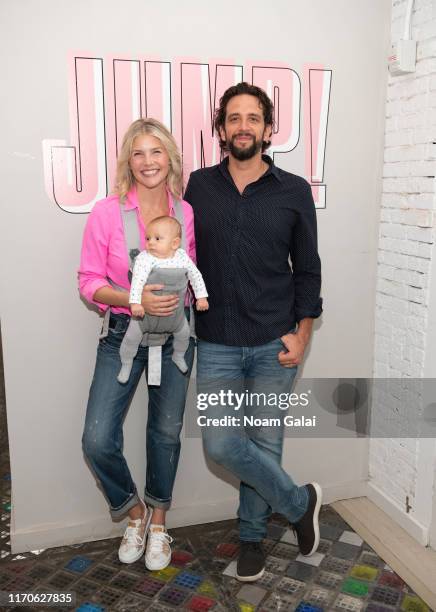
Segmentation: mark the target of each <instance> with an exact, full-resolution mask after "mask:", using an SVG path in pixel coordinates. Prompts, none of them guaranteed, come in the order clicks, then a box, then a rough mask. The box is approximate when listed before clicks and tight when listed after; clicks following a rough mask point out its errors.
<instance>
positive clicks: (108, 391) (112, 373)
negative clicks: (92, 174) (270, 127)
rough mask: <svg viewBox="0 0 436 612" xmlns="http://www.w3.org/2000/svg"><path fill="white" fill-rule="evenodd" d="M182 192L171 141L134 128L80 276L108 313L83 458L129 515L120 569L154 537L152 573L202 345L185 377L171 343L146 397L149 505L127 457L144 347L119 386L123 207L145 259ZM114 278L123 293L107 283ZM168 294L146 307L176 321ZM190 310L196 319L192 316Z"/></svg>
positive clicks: (149, 296) (91, 221) (154, 130)
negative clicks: (149, 236)
mask: <svg viewBox="0 0 436 612" xmlns="http://www.w3.org/2000/svg"><path fill="white" fill-rule="evenodd" d="M181 192H182V169H181V159H180V153H179V151H178V149H177V145H176V143H175V140H174V138H173V137H172V135H171V134H170V133H169V132H168V130H167V129H166V128H165V126H163V125H162V124H161V123H159V122H158V121H156V120H154V119H139V120H137V121H135V122H134V123H132V125H131V126H130V127H129V129H128V130H127V133H126V135H125V136H124V140H123V144H122V148H121V152H120V155H119V159H118V168H117V177H116V188H115V193H114V195H112V196H109V197H108V198H105V199H104V200H101V201H100V202H97V203H96V205H95V206H94V208H93V210H92V212H91V214H90V215H89V218H88V222H87V225H86V229H85V234H84V238H83V246H82V256H81V265H80V270H79V287H80V292H81V294H82V296H83V297H84V298H85V299H86V300H87V301H88V302H91V303H94V304H96V305H98V306H99V308H100V309H101V310H102V311H105V310H107V309H108V308H110V320H109V330H108V335H107V336H106V337H105V338H103V339H101V340H100V343H99V346H98V351H97V362H96V366H95V372H94V378H93V381H92V385H91V390H90V394H89V400H88V407H87V413H86V422H85V429H84V434H83V440H82V443H83V450H84V453H85V455H86V457H87V459H88V461H89V463H90V465H91V467H92V469H93V471H94V473H95V475H96V477H97V478H98V480H99V481H100V483H101V486H102V488H103V491H104V493H105V495H106V497H107V499H108V501H109V504H110V510H111V514H112V516H113V517H114V518H118V517H121V516H123V515H124V514H126V513H128V515H129V522H128V526H127V529H126V532H125V534H124V537H123V539H122V541H121V546H120V549H119V558H120V561H122V562H123V563H134V562H135V561H137V560H138V559H139V558H140V557H141V555H142V554H143V552H144V548H145V542H146V538H147V532H148V541H147V550H146V555H145V564H146V567H147V568H148V569H151V570H157V569H162V568H164V567H166V566H167V565H168V563H169V562H170V560H171V548H170V543H171V537H170V536H169V535H168V534H167V532H166V530H165V513H166V510H167V509H168V508H169V506H170V503H171V495H172V490H173V484H174V479H175V475H176V470H177V465H178V460H179V454H180V439H179V435H180V430H181V428H182V421H183V412H184V407H185V397H186V391H187V387H188V381H189V375H190V372H191V368H192V361H193V355H194V344H193V339H192V338H191V339H190V344H189V348H188V350H187V352H186V355H185V359H186V362H187V364H188V366H189V370H188V373H187V374H182V373H181V372H180V370H179V369H178V368H177V366H176V365H175V364H174V362H173V361H172V359H171V357H172V337H170V338H169V340H168V341H167V342H166V343H165V345H164V346H163V347H162V372H161V384H160V386H158V387H156V386H151V385H150V386H149V388H148V421H147V435H146V438H147V439H146V443H147V477H146V486H145V494H144V501H143V500H142V499H141V498H140V496H139V495H138V493H137V490H136V486H135V484H134V482H133V480H132V477H131V474H130V471H129V468H128V466H127V463H126V460H125V458H124V456H123V453H122V447H123V430H122V425H123V420H124V417H125V414H126V411H127V408H128V406H129V403H130V401H131V398H132V396H133V394H134V392H135V389H136V386H137V383H138V381H139V378H140V376H141V374H142V372H143V370H144V368H147V366H148V348H147V347H140V349H139V351H138V354H137V356H136V357H135V359H134V363H133V367H132V373H131V376H130V378H129V380H128V382H127V383H126V384H121V383H119V382H118V381H117V374H118V372H119V370H120V367H121V363H120V356H119V348H120V344H121V341H122V339H123V336H124V333H125V331H126V329H127V326H128V322H129V319H130V310H129V307H128V306H129V304H128V301H129V293H128V291H129V286H130V283H129V280H128V272H129V258H128V253H127V247H126V242H125V236H124V227H123V220H122V215H121V207H125V210H126V211H127V210H133V209H134V210H135V211H136V217H137V223H138V226H139V230H140V239H141V245H140V248H141V249H144V247H145V228H146V227H147V225H148V224H149V223H150V221H152V220H153V219H155V218H156V217H160V216H162V215H171V216H174V200H175V199H177V200H180V198H181ZM181 207H182V211H183V221H184V227H185V235H186V247H185V248H186V251H187V253H188V255H189V256H190V257H191V258H192V259H193V260H194V261H195V239H194V223H193V213H192V209H191V207H190V205H189V204H188V203H187V202H184V201H181ZM132 214H134V213H132ZM138 246H139V245H138ZM109 278H110V279H111V281H112V282H113V284H114V286H116V287H119V289H118V288H117V289H115V288H114V287H113V286H112V285H111V284H110V283H109V282H108V279H109ZM121 288H123V289H125V291H124V290H121ZM160 288H162V285H148V286H146V287H145V288H144V291H143V294H142V306H143V307H144V309H145V311H146V312H147V313H148V314H150V315H158V316H165V315H169V314H171V313H172V312H173V311H174V309H175V306H176V304H177V297H176V296H171V295H170V296H158V295H155V294H154V293H152V291H153V290H157V289H160ZM187 304H189V302H185V305H187ZM186 310H187V316H189V309H186ZM144 502H145V503H144ZM146 504H147V505H146Z"/></svg>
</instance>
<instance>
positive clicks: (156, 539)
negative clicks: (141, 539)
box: [148, 531, 173, 555]
mask: <svg viewBox="0 0 436 612" xmlns="http://www.w3.org/2000/svg"><path fill="white" fill-rule="evenodd" d="M172 541H173V538H172V537H171V536H170V535H169V534H168V533H166V531H152V532H150V533H149V535H148V545H149V549H148V552H149V553H150V554H151V555H156V554H159V553H161V552H162V551H163V550H164V547H165V544H167V545H168V546H169V545H170V544H171V542H172Z"/></svg>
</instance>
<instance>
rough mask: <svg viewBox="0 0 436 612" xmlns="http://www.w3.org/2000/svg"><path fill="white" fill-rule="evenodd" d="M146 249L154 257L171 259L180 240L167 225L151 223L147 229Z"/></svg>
mask: <svg viewBox="0 0 436 612" xmlns="http://www.w3.org/2000/svg"><path fill="white" fill-rule="evenodd" d="M145 238H146V249H147V251H148V252H149V253H150V255H153V256H154V257H158V258H161V259H165V258H167V257H172V256H173V255H174V253H175V252H176V251H177V249H178V248H179V246H180V238H179V237H178V236H177V235H175V234H174V228H172V227H171V226H169V225H168V224H167V223H152V224H151V225H150V226H149V229H147V234H146V236H145Z"/></svg>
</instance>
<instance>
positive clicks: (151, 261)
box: [118, 217, 209, 383]
mask: <svg viewBox="0 0 436 612" xmlns="http://www.w3.org/2000/svg"><path fill="white" fill-rule="evenodd" d="M181 237H182V228H181V225H180V223H179V222H178V221H177V219H174V217H158V218H157V219H154V220H153V221H151V223H149V224H148V227H147V235H146V239H147V246H146V250H145V251H142V252H141V253H139V255H138V256H137V258H136V260H135V265H134V268H133V277H132V284H131V288H130V296H129V304H130V310H131V312H132V315H133V316H134V317H139V318H140V319H142V320H138V319H133V318H132V319H131V321H130V323H129V327H128V329H127V331H126V334H125V336H124V338H123V341H122V343H121V347H120V357H121V364H122V367H121V370H120V373H119V374H118V381H119V382H121V383H125V382H127V381H128V380H129V376H130V372H131V369H132V364H133V358H134V357H135V355H136V353H137V352H138V348H139V345H140V344H141V341H142V338H143V335H144V332H147V331H154V332H155V331H157V328H156V325H155V324H154V323H155V322H156V320H157V319H158V320H159V323H161V324H163V325H164V327H165V329H164V330H162V329H161V328H162V325H160V329H159V331H160V332H162V331H164V332H165V333H172V334H173V338H174V341H173V356H172V360H173V361H174V363H175V364H176V366H177V367H178V368H179V370H181V372H183V373H185V372H187V370H188V366H187V364H186V361H185V352H186V349H187V348H188V344H189V336H190V329H189V324H188V321H187V320H186V317H185V313H184V303H183V302H184V300H183V298H184V295H185V293H186V287H187V284H188V280H189V282H190V283H191V286H192V289H193V291H194V295H195V298H196V308H197V310H208V308H209V303H208V301H207V291H206V287H205V284H204V281H203V277H202V276H201V273H200V271H199V270H198V269H197V267H196V266H195V264H194V263H193V261H192V260H191V259H190V257H189V256H188V255H187V254H186V252H185V251H184V250H183V249H181V248H180V244H181ZM157 268H159V269H163V268H165V269H167V270H169V269H171V270H172V271H175V274H176V276H177V277H178V280H179V287H178V288H179V290H180V296H181V299H180V298H179V300H180V303H179V307H178V308H177V310H176V311H175V313H174V314H173V315H169V316H168V317H167V316H165V317H157V316H151V315H146V313H145V311H144V308H143V306H142V304H141V297H142V290H143V288H144V285H145V284H146V282H147V280H148V278H149V276H150V273H151V271H152V270H155V269H157ZM180 279H182V282H181V284H180ZM153 282H154V283H156V282H159V280H158V279H154V280H153ZM161 284H165V283H161ZM144 316H145V319H143V317H144ZM150 328H152V329H150Z"/></svg>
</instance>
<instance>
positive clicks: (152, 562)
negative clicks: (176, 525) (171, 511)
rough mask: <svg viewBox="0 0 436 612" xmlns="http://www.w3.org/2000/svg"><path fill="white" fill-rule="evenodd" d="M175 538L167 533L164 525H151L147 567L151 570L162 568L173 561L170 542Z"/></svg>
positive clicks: (146, 554) (146, 558)
mask: <svg viewBox="0 0 436 612" xmlns="http://www.w3.org/2000/svg"><path fill="white" fill-rule="evenodd" d="M172 541H173V538H172V537H171V536H170V535H168V534H167V532H166V531H165V527H164V526H163V525H150V531H149V532H148V540H147V550H146V552H145V567H146V568H147V569H149V570H152V571H153V570H154V571H156V570H161V569H164V568H165V567H167V565H168V564H169V562H170V561H171V548H170V544H171V542H172Z"/></svg>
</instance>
